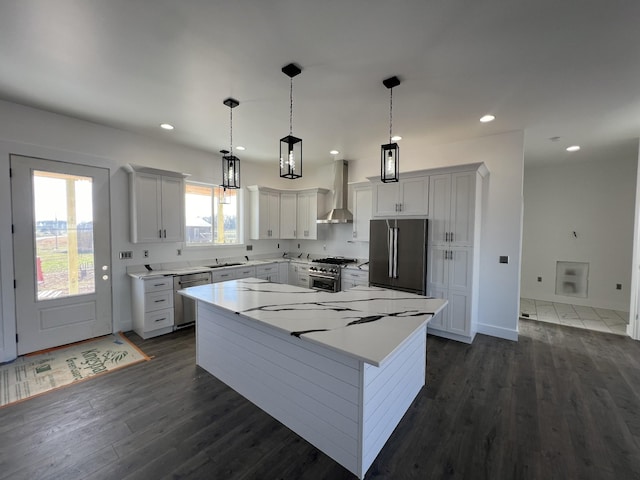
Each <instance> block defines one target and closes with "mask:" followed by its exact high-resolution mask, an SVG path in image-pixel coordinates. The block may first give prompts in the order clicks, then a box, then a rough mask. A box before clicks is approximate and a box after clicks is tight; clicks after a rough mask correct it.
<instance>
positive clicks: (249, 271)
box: [233, 265, 256, 278]
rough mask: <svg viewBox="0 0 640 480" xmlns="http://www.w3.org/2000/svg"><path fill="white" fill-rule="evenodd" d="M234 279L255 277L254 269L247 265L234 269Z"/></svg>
mask: <svg viewBox="0 0 640 480" xmlns="http://www.w3.org/2000/svg"><path fill="white" fill-rule="evenodd" d="M233 270H234V271H235V275H236V276H235V278H251V277H255V276H256V267H254V266H253V265H248V266H244V267H240V268H234V269H233Z"/></svg>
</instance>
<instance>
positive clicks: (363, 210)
mask: <svg viewBox="0 0 640 480" xmlns="http://www.w3.org/2000/svg"><path fill="white" fill-rule="evenodd" d="M351 199H352V200H351V212H352V213H353V239H354V240H359V241H361V242H368V241H369V221H370V220H371V203H372V197H371V185H370V184H368V183H366V184H354V185H353V187H352V196H351Z"/></svg>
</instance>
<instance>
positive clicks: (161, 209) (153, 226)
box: [129, 165, 185, 243]
mask: <svg viewBox="0 0 640 480" xmlns="http://www.w3.org/2000/svg"><path fill="white" fill-rule="evenodd" d="M129 186H130V209H131V213H130V215H131V217H130V219H131V242H132V243H156V242H182V241H184V228H185V227H184V175H183V174H181V173H174V172H167V171H163V170H156V169H152V168H146V167H138V166H133V165H130V166H129Z"/></svg>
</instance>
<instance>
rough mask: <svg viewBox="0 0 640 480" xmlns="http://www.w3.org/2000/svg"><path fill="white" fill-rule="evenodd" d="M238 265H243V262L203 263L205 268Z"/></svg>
mask: <svg viewBox="0 0 640 480" xmlns="http://www.w3.org/2000/svg"><path fill="white" fill-rule="evenodd" d="M238 265H244V263H217V264H215V265H205V267H207V268H222V267H235V266H238Z"/></svg>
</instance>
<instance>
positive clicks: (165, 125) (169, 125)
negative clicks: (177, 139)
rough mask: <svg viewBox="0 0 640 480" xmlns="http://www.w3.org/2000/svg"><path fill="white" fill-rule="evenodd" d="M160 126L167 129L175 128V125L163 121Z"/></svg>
mask: <svg viewBox="0 0 640 480" xmlns="http://www.w3.org/2000/svg"><path fill="white" fill-rule="evenodd" d="M160 128H163V129H165V130H173V125H171V124H170V123H161V124H160Z"/></svg>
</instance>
